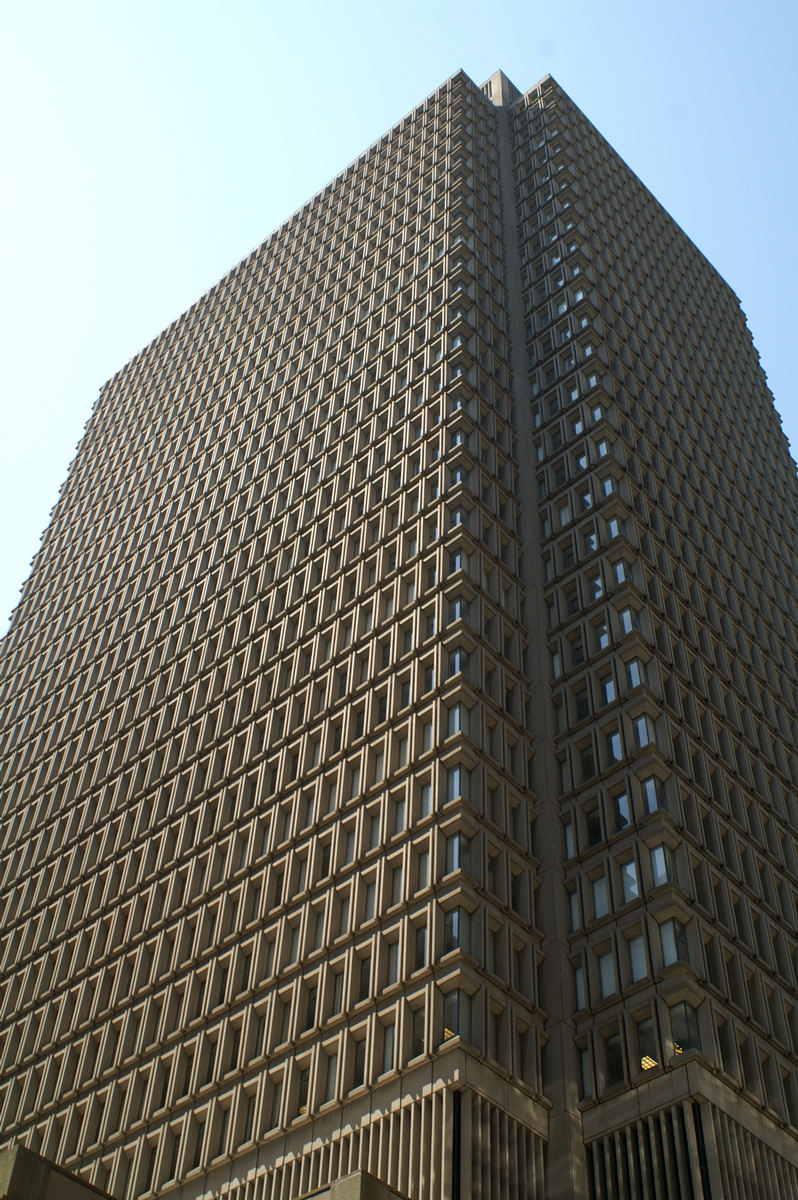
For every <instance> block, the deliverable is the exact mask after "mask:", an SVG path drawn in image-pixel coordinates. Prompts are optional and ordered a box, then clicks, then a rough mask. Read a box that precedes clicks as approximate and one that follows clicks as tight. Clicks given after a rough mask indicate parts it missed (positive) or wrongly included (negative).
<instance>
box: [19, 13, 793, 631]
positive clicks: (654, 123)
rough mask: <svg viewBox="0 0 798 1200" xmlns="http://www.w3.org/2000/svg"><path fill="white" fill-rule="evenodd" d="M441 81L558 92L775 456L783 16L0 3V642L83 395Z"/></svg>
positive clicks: (789, 426)
mask: <svg viewBox="0 0 798 1200" xmlns="http://www.w3.org/2000/svg"><path fill="white" fill-rule="evenodd" d="M460 67H462V68H463V69H464V70H465V71H467V72H468V74H469V75H470V76H471V77H472V78H473V79H474V80H475V81H476V82H477V83H482V82H483V81H484V80H485V79H486V78H487V77H488V76H489V75H490V74H492V73H493V71H495V70H496V69H497V68H502V69H503V70H504V71H505V72H506V73H507V74H508V75H509V76H510V78H511V79H512V80H513V82H514V83H515V84H516V85H517V86H518V87H519V88H521V90H522V91H525V90H526V89H527V88H529V87H530V86H531V85H532V84H533V83H534V82H536V81H537V80H538V79H539V78H540V77H541V76H543V75H545V74H548V73H550V74H552V75H554V77H555V78H556V79H557V80H558V82H559V83H560V84H561V85H562V86H563V87H564V88H565V90H566V91H567V92H569V93H570V95H571V96H572V97H573V99H574V100H575V101H576V103H577V104H579V105H580V106H581V107H582V108H583V110H584V111H585V112H586V114H587V116H588V117H589V118H590V119H591V120H592V121H593V122H594V124H596V125H597V126H598V128H599V129H600V130H601V132H602V133H603V134H604V135H605V137H607V138H608V139H609V141H610V142H611V143H612V144H613V145H614V146H615V148H616V149H617V150H618V151H619V153H620V154H621V155H622V156H623V157H624V158H625V159H626V161H627V162H628V163H629V164H630V166H631V167H632V168H633V169H634V170H635V171H636V172H637V174H638V175H639V176H640V178H641V179H642V180H643V182H644V183H645V184H646V185H647V186H648V187H649V188H650V189H651V190H652V191H653V193H654V194H655V196H657V197H658V199H659V200H660V201H662V203H663V204H664V205H665V207H666V208H667V209H668V210H669V211H670V212H671V214H672V215H673V216H674V217H675V218H676V220H677V221H679V223H680V224H681V225H682V226H683V228H684V229H685V230H686V231H687V233H688V234H689V235H690V236H691V237H692V238H693V240H694V241H695V242H696V244H697V245H698V246H699V247H700V248H701V249H702V250H703V251H704V253H705V254H706V255H707V257H708V258H709V259H710V260H711V261H712V262H713V263H714V265H715V266H716V267H717V268H718V270H719V271H720V272H721V274H723V275H724V276H725V277H726V279H728V281H729V283H730V284H731V285H732V287H733V288H734V289H735V291H736V292H737V294H738V295H739V297H740V299H741V301H742V304H743V308H744V310H745V312H746V314H747V316H748V321H749V325H750V327H751V329H752V331H753V334H754V338H755V341H756V344H757V347H758V349H759V352H760V354H761V356H762V361H763V365H764V367H765V369H766V371H767V372H768V376H769V380H770V385H771V388H772V390H773V392H774V394H775V397H776V404H777V407H778V409H779V411H780V412H781V413H782V416H783V418H784V426H785V431H786V433H787V435H788V437H790V439H791V441H792V443H793V445H794V446H795V447H796V448H798V396H797V395H796V386H795V374H796V372H795V366H794V347H795V343H796V338H795V334H794V331H793V330H794V313H793V311H792V307H791V302H790V301H789V300H788V287H789V286H791V284H790V282H789V281H790V280H795V279H796V277H798V269H797V268H798V261H796V260H797V259H798V250H797V249H796V232H795V219H794V212H795V206H796V195H798V187H797V184H798V180H796V153H797V151H796V147H798V128H797V118H796V114H797V113H798V4H796V0H759V3H758V4H756V5H753V4H750V3H742V2H741V0H690V2H686V0H670V2H669V3H667V4H664V3H658V2H655V0H614V2H613V0H605V2H604V3H602V4H597V3H595V0H591V2H588V0H569V2H568V3H567V4H566V3H563V2H561V0H549V2H548V3H541V2H540V0H525V2H523V3H522V2H518V0H509V2H506V3H503V4H500V3H495V2H490V0H485V2H484V3H477V2H476V0H458V2H457V3H454V2H453V0H441V2H439V3H436V2H435V0H427V2H425V3H421V2H420V0H406V2H405V3H404V4H402V5H401V6H400V5H396V4H391V3H383V4H381V5H380V4H375V3H373V2H370V3H365V2H364V0H342V2H341V3H338V4H330V3H329V2H326V3H319V2H317V0H312V2H308V3H301V2H298V3H293V4H289V3H288V2H287V0H285V2H282V3H276V2H274V0H225V2H224V3H222V0H214V2H211V0H192V2H191V3H189V2H188V0H135V2H133V0H69V2H68V3H64V0H27V3H25V4H19V5H11V4H8V5H6V6H5V9H4V14H3V15H2V16H0V105H1V106H2V112H3V115H4V122H3V124H4V130H3V143H2V154H3V164H2V165H3V179H4V182H3V186H2V189H1V190H0V208H1V209H2V221H0V231H1V232H0V245H1V246H2V250H1V251H0V280H1V281H2V289H1V295H2V300H1V303H2V313H1V314H0V316H1V317H2V319H1V320H0V337H2V346H1V347H0V349H1V350H2V356H1V357H0V372H1V374H2V390H1V391H0V406H1V408H2V425H0V428H1V429H2V437H0V491H1V494H0V513H1V514H2V517H1V518H0V519H1V521H2V524H0V530H1V531H2V543H1V544H2V555H1V556H0V632H2V631H3V630H4V629H5V626H6V619H7V616H8V613H9V612H10V609H11V607H12V606H13V605H14V604H15V603H16V602H17V599H18V589H19V587H20V585H21V583H22V581H23V579H24V578H25V576H26V575H27V573H28V569H29V563H30V560H31V558H32V556H33V554H34V552H35V550H36V548H37V546H38V542H39V537H40V534H41V531H42V530H43V528H44V527H45V525H46V523H47V520H48V514H49V511H50V508H51V507H52V505H53V504H54V503H55V501H56V498H57V495H58V488H59V485H60V483H61V482H62V480H63V479H64V478H65V477H66V472H67V467H68V464H69V462H70V460H71V458H72V456H73V453H74V449H75V447H76V445H77V442H78V440H79V437H80V434H81V431H82V428H83V425H84V423H85V421H86V420H87V418H88V416H89V413H90V410H91V406H92V403H93V401H94V399H95V397H96V395H97V392H98V390H99V388H100V387H101V385H102V384H103V382H104V381H105V380H106V379H107V378H108V377H109V376H110V375H111V374H112V373H113V372H114V371H115V370H117V368H119V367H120V366H121V365H122V364H123V363H125V362H126V361H127V360H128V359H129V358H130V357H131V356H132V355H133V354H135V353H136V352H137V351H138V350H139V349H140V348H141V347H142V346H143V345H144V344H146V342H148V341H149V340H150V339H151V338H152V337H154V336H155V335H156V334H157V333H158V332H159V330H160V329H162V328H163V327H164V326H165V325H167V324H168V323H169V322H170V321H171V320H173V319H174V318H175V317H176V316H177V315H178V314H179V313H180V312H181V311H182V310H183V309H185V308H186V307H188V306H189V305H190V304H191V303H192V302H193V301H194V300H195V299H196V298H197V297H198V296H199V295H200V294H201V293H202V292H203V291H205V290H206V289H207V288H208V287H209V286H210V285H211V284H212V283H213V282H214V281H215V280H216V279H217V278H218V277H219V276H220V275H222V274H224V272H225V271H227V270H228V269H229V268H230V267H232V266H233V265H234V264H235V263H236V262H237V261H238V260H239V259H240V258H242V257H243V256H244V255H245V254H246V253H247V252H248V251H249V250H250V249H251V248H252V247H253V246H255V245H257V244H258V243H259V242H261V241H262V240H263V239H264V238H265V237H266V236H267V234H268V233H269V232H270V231H271V230H272V229H273V228H274V227H275V226H277V225H278V224H279V223H280V222H281V221H283V220H284V219H285V218H286V217H288V216H290V214H291V213H292V212H293V211H294V210H295V209H296V208H298V207H299V206H300V205H301V204H303V203H304V202H305V200H307V199H309V198H310V196H311V195H312V194H313V193H315V192H316V191H318V190H319V189H320V188H321V187H323V186H324V184H325V183H326V182H327V181H328V180H329V179H330V178H332V177H333V176H334V175H336V174H337V173H338V172H339V171H340V170H341V169H342V168H343V167H344V166H345V165H346V164H347V163H348V162H350V161H351V160H352V159H353V158H355V157H356V156H357V155H358V154H359V153H360V152H361V151H362V150H364V149H365V148H366V147H367V146H368V145H369V144H370V143H371V142H372V141H374V140H375V139H376V138H378V137H379V136H380V135H381V134H382V133H383V132H385V131H386V130H387V129H388V128H389V127H390V126H391V125H393V124H394V123H395V122H396V121H397V120H399V119H400V118H401V117H402V116H403V115H404V113H405V112H407V111H408V110H409V109H411V108H413V107H414V106H415V105H416V104H418V103H419V102H420V101H421V100H422V99H423V98H424V96H426V95H427V94H428V93H429V92H431V91H433V90H434V89H435V88H436V87H437V86H438V85H439V84H440V83H442V82H443V80H445V79H446V78H447V77H448V76H449V75H451V74H452V73H453V72H454V71H456V70H457V69H458V68H460ZM788 356H789V361H788ZM753 432H754V433H755V431H753Z"/></svg>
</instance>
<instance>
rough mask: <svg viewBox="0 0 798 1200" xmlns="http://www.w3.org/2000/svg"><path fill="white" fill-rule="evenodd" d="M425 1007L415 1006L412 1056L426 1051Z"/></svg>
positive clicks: (412, 1024)
mask: <svg viewBox="0 0 798 1200" xmlns="http://www.w3.org/2000/svg"><path fill="white" fill-rule="evenodd" d="M424 1024H425V1022H424V1009H423V1008H414V1009H413V1017H412V1022H411V1035H410V1057H411V1058H417V1057H418V1055H419V1054H423V1053H424Z"/></svg>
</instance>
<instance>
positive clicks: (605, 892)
mask: <svg viewBox="0 0 798 1200" xmlns="http://www.w3.org/2000/svg"><path fill="white" fill-rule="evenodd" d="M591 886H592V889H593V914H594V916H595V918H596V920H599V919H600V918H601V917H606V915H607V913H608V912H609V911H610V893H609V888H608V887H607V877H606V875H599V877H598V879H594V880H593V883H592V885H591Z"/></svg>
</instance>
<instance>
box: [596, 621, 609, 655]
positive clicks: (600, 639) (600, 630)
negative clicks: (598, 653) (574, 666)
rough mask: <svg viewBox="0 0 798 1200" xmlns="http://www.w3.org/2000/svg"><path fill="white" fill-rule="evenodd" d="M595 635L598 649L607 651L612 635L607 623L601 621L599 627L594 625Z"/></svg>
mask: <svg viewBox="0 0 798 1200" xmlns="http://www.w3.org/2000/svg"><path fill="white" fill-rule="evenodd" d="M593 634H594V637H595V639H596V649H597V650H606V649H607V647H608V646H609V644H610V633H609V628H608V626H607V623H606V621H601V622H600V623H599V624H598V625H594V626H593Z"/></svg>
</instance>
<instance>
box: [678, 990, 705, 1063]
mask: <svg viewBox="0 0 798 1200" xmlns="http://www.w3.org/2000/svg"><path fill="white" fill-rule="evenodd" d="M671 1033H672V1034H673V1052H674V1054H682V1053H684V1052H685V1051H687V1050H700V1049H701V1038H700V1035H699V1031H698V1014H697V1013H696V1010H695V1009H694V1008H693V1006H692V1004H688V1003H687V1002H686V1001H685V1000H683V1001H682V1002H681V1004H674V1006H673V1008H672V1009H671Z"/></svg>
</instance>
